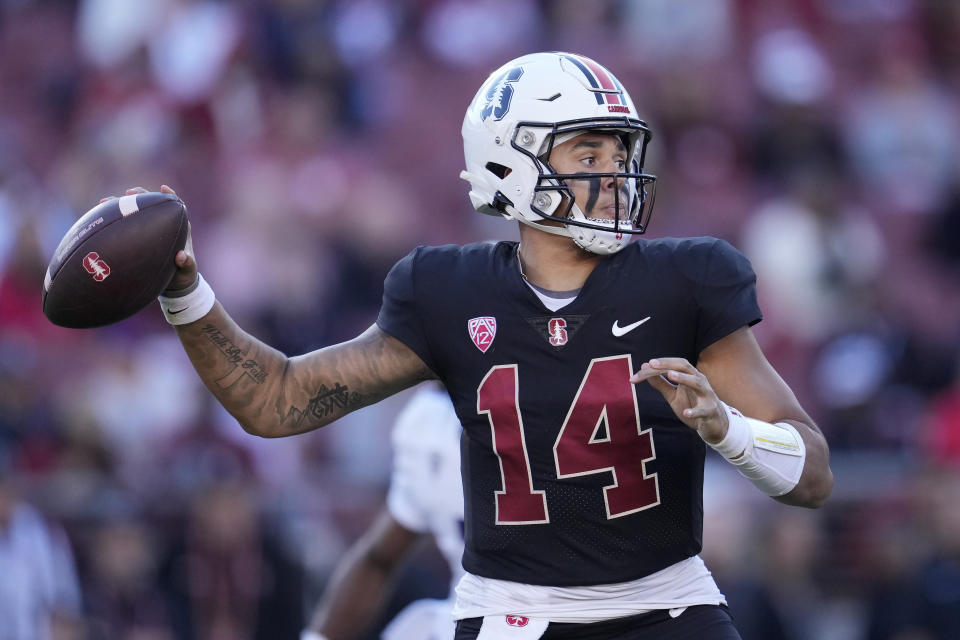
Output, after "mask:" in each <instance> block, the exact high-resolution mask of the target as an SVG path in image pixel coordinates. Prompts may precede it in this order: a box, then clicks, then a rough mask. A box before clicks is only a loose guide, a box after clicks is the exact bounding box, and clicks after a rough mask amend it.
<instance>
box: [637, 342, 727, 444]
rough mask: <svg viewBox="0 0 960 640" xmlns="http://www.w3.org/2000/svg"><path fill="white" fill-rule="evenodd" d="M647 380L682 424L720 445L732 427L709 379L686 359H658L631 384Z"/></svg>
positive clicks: (643, 367) (652, 361)
mask: <svg viewBox="0 0 960 640" xmlns="http://www.w3.org/2000/svg"><path fill="white" fill-rule="evenodd" d="M643 381H647V382H649V383H650V386H652V387H653V388H654V389H656V390H657V391H659V392H660V393H661V394H662V395H663V397H664V399H665V400H666V401H667V402H668V403H669V404H670V408H671V409H673V412H674V413H675V414H676V415H677V417H678V418H680V421H681V422H683V423H684V424H685V425H687V426H688V427H690V428H691V429H696V430H697V431H699V432H700V435H701V436H702V437H703V439H704V440H706V441H707V442H708V443H714V444H715V443H717V442H720V441H721V440H723V437H724V436H725V435H727V429H728V428H729V426H730V423H729V420H728V418H727V412H726V410H725V409H724V407H723V404H722V403H721V402H720V398H718V397H717V394H716V393H715V392H714V390H713V387H711V386H710V381H709V380H707V377H706V376H705V375H703V374H702V373H700V371H698V370H697V368H696V367H694V366H693V365H692V364H690V363H689V362H688V361H687V360H686V359H684V358H656V359H653V360H650V361H649V362H644V363H643V364H642V365H640V370H639V371H637V372H636V373H634V374H633V375H632V376H630V382H632V383H634V384H637V383H639V382H643Z"/></svg>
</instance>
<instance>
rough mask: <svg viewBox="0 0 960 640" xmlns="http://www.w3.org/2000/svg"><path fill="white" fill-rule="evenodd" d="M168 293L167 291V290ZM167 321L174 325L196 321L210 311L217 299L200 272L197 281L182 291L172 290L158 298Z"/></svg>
mask: <svg viewBox="0 0 960 640" xmlns="http://www.w3.org/2000/svg"><path fill="white" fill-rule="evenodd" d="M165 293H166V292H165ZM157 300H159V301H160V308H161V309H163V315H164V317H166V319H167V322H169V323H170V324H173V325H178V324H189V323H191V322H196V321H197V320H199V319H200V318H202V317H203V316H205V315H207V314H208V313H210V309H212V308H213V303H214V302H216V301H217V298H216V296H215V295H214V294H213V289H211V288H210V285H209V284H207V281H206V280H204V279H203V276H201V275H200V274H199V273H198V274H197V281H196V282H194V283H193V285H191V286H190V287H187V288H186V289H183V290H182V291H175V292H170V293H168V294H167V295H161V296H159V297H158V298H157Z"/></svg>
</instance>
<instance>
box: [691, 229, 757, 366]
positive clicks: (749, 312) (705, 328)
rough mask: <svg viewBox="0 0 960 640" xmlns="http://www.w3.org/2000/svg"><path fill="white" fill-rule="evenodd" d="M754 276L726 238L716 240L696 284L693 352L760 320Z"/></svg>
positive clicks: (744, 258)
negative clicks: (694, 344) (695, 330)
mask: <svg viewBox="0 0 960 640" xmlns="http://www.w3.org/2000/svg"><path fill="white" fill-rule="evenodd" d="M756 285H757V276H756V274H755V273H754V272H753V267H752V266H751V265H750V261H749V260H747V258H746V256H744V255H743V254H742V253H740V252H739V251H737V250H736V249H735V248H734V247H733V246H732V245H731V244H730V243H729V242H726V241H724V240H716V242H714V243H713V245H712V246H711V248H710V250H709V252H708V253H707V256H706V260H705V261H704V272H703V276H702V279H701V280H700V285H699V287H698V288H697V305H698V308H699V318H698V322H697V326H698V329H697V352H698V353H699V352H701V351H703V350H704V349H706V348H707V347H709V346H710V345H711V344H713V343H714V342H716V341H717V340H719V339H720V338H723V337H725V336H727V335H729V334H731V333H733V332H734V331H736V330H737V329H739V328H740V327H745V326H752V325H755V324H756V323H758V322H760V320H761V319H762V318H763V314H762V313H761V311H760V305H759V304H758V303H757V286H756Z"/></svg>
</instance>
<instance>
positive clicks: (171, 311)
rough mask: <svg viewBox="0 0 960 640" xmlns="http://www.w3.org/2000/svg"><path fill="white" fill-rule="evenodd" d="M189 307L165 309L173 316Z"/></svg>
mask: <svg viewBox="0 0 960 640" xmlns="http://www.w3.org/2000/svg"><path fill="white" fill-rule="evenodd" d="M189 308H190V307H184V308H183V309H177V310H176V311H174V310H173V309H171V310H170V311H167V313H169V314H170V315H172V316H175V315H177V314H178V313H183V312H184V311H186V310H187V309H189Z"/></svg>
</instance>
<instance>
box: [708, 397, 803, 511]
mask: <svg viewBox="0 0 960 640" xmlns="http://www.w3.org/2000/svg"><path fill="white" fill-rule="evenodd" d="M723 406H724V408H725V409H726V411H727V417H728V418H729V422H730V426H729V428H728V429H727V435H726V436H724V438H723V440H721V441H720V442H718V443H717V444H715V445H714V444H710V443H707V444H710V446H711V447H713V448H714V449H716V450H717V452H719V453H720V454H721V455H722V456H723V457H724V458H726V459H727V460H728V461H729V462H730V463H731V464H733V465H734V466H736V467H737V470H738V471H739V472H740V473H741V474H742V475H743V476H744V477H746V478H747V479H748V480H750V482H752V483H753V484H754V485H755V486H756V487H757V488H758V489H760V490H761V491H763V492H764V493H766V494H767V495H768V496H782V495H784V494H785V493H789V492H790V491H791V490H792V489H793V488H794V487H795V486H797V483H798V482H799V481H800V476H801V475H802V474H803V465H804V462H805V461H806V458H807V448H806V445H805V444H804V442H803V437H802V436H801V435H800V433H799V432H798V431H797V430H796V428H794V426H793V425H791V424H788V423H786V422H778V423H776V424H770V423H769V422H763V421H762V420H755V419H754V418H748V417H746V416H744V415H743V414H742V413H740V412H739V411H737V410H736V409H732V408H731V407H728V406H727V405H723Z"/></svg>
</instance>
